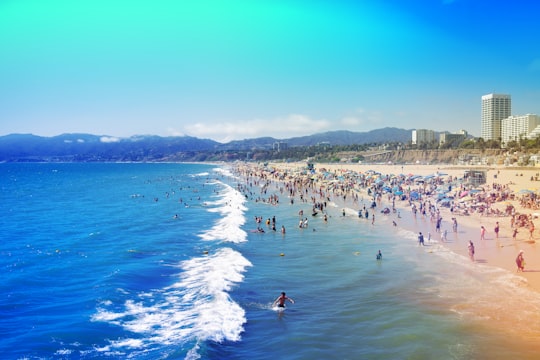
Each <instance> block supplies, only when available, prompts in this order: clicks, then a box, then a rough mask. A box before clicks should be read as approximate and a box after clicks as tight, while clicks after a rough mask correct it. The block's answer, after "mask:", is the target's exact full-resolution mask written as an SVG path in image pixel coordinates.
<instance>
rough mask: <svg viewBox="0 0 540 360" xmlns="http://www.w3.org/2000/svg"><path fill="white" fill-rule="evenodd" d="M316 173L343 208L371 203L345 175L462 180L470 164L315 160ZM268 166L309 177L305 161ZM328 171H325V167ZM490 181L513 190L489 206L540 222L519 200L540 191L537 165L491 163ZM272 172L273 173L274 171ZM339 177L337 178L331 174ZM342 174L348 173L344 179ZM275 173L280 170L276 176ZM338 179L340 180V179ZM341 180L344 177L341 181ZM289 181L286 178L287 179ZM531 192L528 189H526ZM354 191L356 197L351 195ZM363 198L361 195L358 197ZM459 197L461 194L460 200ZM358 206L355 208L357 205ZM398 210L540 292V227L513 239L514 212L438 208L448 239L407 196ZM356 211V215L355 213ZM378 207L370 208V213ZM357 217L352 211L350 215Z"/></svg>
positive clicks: (401, 222) (408, 223) (412, 226)
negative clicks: (520, 262) (520, 260)
mask: <svg viewBox="0 0 540 360" xmlns="http://www.w3.org/2000/svg"><path fill="white" fill-rule="evenodd" d="M246 166H248V167H251V166H253V167H256V165H246ZM314 168H315V173H314V174H316V175H315V176H313V177H311V178H309V179H310V181H311V182H312V184H313V185H312V186H313V190H314V192H315V193H317V189H320V191H322V190H324V191H326V192H327V193H328V192H330V189H332V191H333V194H332V200H331V201H332V202H334V203H335V204H337V206H338V207H344V208H349V209H358V207H359V206H361V205H360V203H359V202H358V200H356V201H352V200H351V198H352V196H354V194H356V196H357V197H358V196H361V197H362V199H363V201H364V203H365V201H368V202H371V200H370V196H371V195H369V194H368V191H367V188H360V189H358V187H356V188H355V187H354V184H347V182H348V181H349V180H347V178H346V174H366V173H369V172H373V171H376V172H378V173H380V174H382V176H383V177H385V176H386V175H388V177H387V178H389V177H390V174H404V173H406V174H414V175H415V176H427V177H429V176H432V175H433V174H437V173H441V174H444V177H451V178H456V179H457V178H460V177H462V176H463V174H464V171H465V170H468V169H470V168H464V167H461V166H460V167H457V166H444V165H441V166H438V165H405V166H401V165H366V164H322V163H321V164H314ZM267 169H272V171H275V172H276V173H277V174H279V175H277V176H282V177H283V176H284V175H287V176H288V179H289V181H298V179H302V181H304V182H306V178H307V177H306V175H305V174H304V172H305V169H306V165H305V163H269V164H268V165H267ZM323 170H324V171H323ZM485 171H486V175H487V176H486V183H485V184H483V185H480V187H482V188H483V189H484V191H483V193H485V192H489V191H494V190H493V189H495V188H500V189H504V191H505V193H508V194H511V195H512V197H511V198H507V199H505V200H504V201H496V202H493V203H492V204H489V206H488V208H490V209H492V210H493V211H494V212H495V211H498V212H497V214H500V213H504V211H505V207H507V206H509V205H511V206H513V207H514V212H515V214H522V215H523V216H527V217H529V218H530V219H531V221H532V222H533V224H535V225H536V223H537V222H538V220H537V218H538V216H539V215H540V210H535V209H534V208H528V207H523V206H522V205H521V204H520V199H521V197H522V194H520V192H522V193H524V194H526V195H527V194H531V193H536V192H537V191H538V190H539V189H540V181H538V180H536V179H537V178H538V173H539V172H540V169H536V168H532V169H531V168H527V169H525V168H507V167H490V168H486V169H485ZM269 173H270V172H269ZM321 173H326V174H330V177H329V178H330V180H329V179H328V178H323V177H321V176H320V174H321ZM332 175H334V176H332ZM342 175H345V178H343V176H342ZM273 176H274V177H275V176H276V174H273ZM337 179H340V180H339V181H338V180H337ZM341 179H342V180H341ZM282 180H285V181H286V179H282ZM342 183H345V184H347V186H349V187H350V188H347V187H345V188H344V187H343V185H341V189H340V190H338V191H337V192H336V188H338V186H337V185H339V184H342ZM334 185H335V186H334ZM525 190H527V191H525ZM351 195H352V196H351ZM357 199H358V198H357ZM391 199H392V197H391V196H388V195H386V196H385V195H383V196H381V200H382V201H381V204H380V205H377V207H376V208H375V209H374V211H375V214H376V215H377V217H378V216H385V215H382V214H381V213H380V210H381V209H382V208H384V207H389V208H392V200H391ZM434 200H435V199H434V197H433V196H427V197H424V199H422V201H419V200H418V201H416V200H415V201H412V203H413V204H415V205H416V206H417V207H418V205H419V203H420V202H424V203H426V201H427V202H428V204H429V203H434ZM468 200H469V202H468V203H466V204H465V205H463V204H462V203H461V202H460V203H459V204H458V205H459V206H460V207H461V206H465V207H467V206H470V209H474V206H475V205H476V203H477V202H476V200H475V198H474V197H473V198H472V199H468ZM458 201H459V199H457V198H456V202H458ZM355 206H356V208H355ZM395 208H396V210H397V211H399V212H400V214H401V217H402V219H398V218H397V212H396V214H393V213H392V212H391V213H390V214H389V215H386V216H391V217H393V218H394V219H393V220H394V221H396V223H397V225H398V226H399V227H402V228H404V229H406V230H410V231H413V232H415V233H418V232H419V231H421V232H422V233H423V234H424V236H425V239H426V244H429V243H428V236H427V234H428V233H431V238H432V239H431V241H432V243H433V242H437V243H438V244H439V245H442V246H444V247H446V248H447V249H449V250H450V251H452V252H454V253H456V254H459V255H462V256H465V257H469V254H468V252H469V251H468V244H469V240H471V241H472V242H473V243H474V246H475V256H474V263H475V264H478V265H479V266H494V267H498V268H503V269H506V270H508V271H509V272H511V273H514V274H516V275H518V276H520V277H521V278H522V279H523V286H526V287H528V288H530V289H532V290H534V291H536V292H539V293H540V252H539V251H538V250H537V246H536V240H537V239H538V236H539V235H538V230H536V229H535V230H534V232H533V238H532V240H531V239H529V230H528V228H527V227H520V228H518V233H517V236H516V239H515V240H514V239H513V237H512V235H513V229H512V228H511V218H512V216H510V215H506V216H500V215H497V214H490V215H489V216H484V214H483V213H482V214H480V213H478V212H472V211H471V212H470V213H469V215H463V214H459V213H457V212H451V210H450V208H447V207H442V206H438V207H437V209H439V210H440V217H441V218H442V221H441V227H440V230H441V233H442V232H444V231H445V230H446V231H447V240H446V241H444V242H443V241H441V234H440V233H437V232H436V231H435V230H436V226H435V223H434V222H433V221H431V219H430V216H429V214H426V216H425V217H424V218H422V216H421V215H420V212H418V213H417V215H416V221H415V218H414V215H413V213H412V209H411V207H410V205H409V201H408V200H398V201H395ZM356 211H357V210H355V214H356ZM372 213H373V211H371V209H370V216H372ZM351 215H352V214H351ZM452 218H456V220H457V223H458V231H457V232H453V231H452V220H451V219H452ZM497 222H499V228H500V232H499V236H498V238H497V237H496V234H495V231H494V229H495V226H496V223H497ZM480 226H484V227H485V228H486V232H485V239H484V240H481V238H480ZM520 250H523V251H524V258H525V260H526V266H525V270H524V271H523V272H517V271H516V270H517V266H516V263H515V258H516V256H517V255H518V253H519V252H520Z"/></svg>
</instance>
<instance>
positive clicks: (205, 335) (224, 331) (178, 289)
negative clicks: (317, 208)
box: [92, 248, 251, 358]
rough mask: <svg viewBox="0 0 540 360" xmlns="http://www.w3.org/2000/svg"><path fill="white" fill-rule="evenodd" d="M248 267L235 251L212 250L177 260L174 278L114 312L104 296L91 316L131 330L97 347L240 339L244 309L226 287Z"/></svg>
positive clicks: (138, 346)
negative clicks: (202, 255) (99, 305)
mask: <svg viewBox="0 0 540 360" xmlns="http://www.w3.org/2000/svg"><path fill="white" fill-rule="evenodd" d="M249 266H251V263H250V262H249V261H248V260H247V259H245V258H244V257H243V256H242V255H241V254H240V253H238V252H237V251H234V250H232V249H230V248H223V249H220V250H218V251H217V252H216V253H215V254H214V255H210V256H205V257H198V258H193V259H190V260H186V261H184V262H182V263H181V264H180V265H179V268H180V269H181V270H182V272H181V273H180V274H179V277H180V280H179V281H178V282H177V283H175V284H173V285H171V286H169V287H166V288H163V289H159V290H155V291H153V292H152V293H151V294H150V295H151V296H147V295H149V294H148V293H143V294H140V296H138V298H137V299H130V300H127V301H126V302H125V303H124V306H123V308H122V309H121V310H120V311H118V310H117V309H113V310H109V308H110V307H112V306H108V305H109V302H108V301H107V302H104V303H102V305H101V307H99V308H98V311H97V313H96V314H95V315H94V316H93V317H92V320H93V321H102V322H107V323H110V324H114V325H118V326H121V327H123V328H124V329H126V330H128V331H130V332H132V333H134V334H136V335H135V336H133V337H132V338H122V339H118V340H111V341H110V344H109V345H108V346H104V347H102V348H100V349H98V351H101V352H108V351H111V350H118V349H138V350H140V351H143V350H145V349H147V348H149V347H151V346H152V345H154V344H159V345H183V344H186V343H187V342H190V341H195V342H196V343H198V342H200V341H206V340H211V341H216V342H221V341H224V340H229V341H238V340H240V334H241V333H242V331H243V324H244V323H245V322H246V318H245V312H244V310H243V309H242V308H241V307H240V306H239V305H238V304H237V303H236V302H234V301H233V300H232V299H231V297H230V296H229V293H228V292H229V291H230V290H231V288H232V287H233V286H234V285H235V284H237V283H239V282H242V281H243V279H244V276H243V272H245V269H246V267H249ZM194 356H195V354H193V353H192V354H191V357H192V358H195V357H194Z"/></svg>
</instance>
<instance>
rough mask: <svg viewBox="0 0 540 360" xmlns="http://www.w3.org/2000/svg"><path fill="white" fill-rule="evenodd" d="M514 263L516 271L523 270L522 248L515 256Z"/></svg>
mask: <svg viewBox="0 0 540 360" xmlns="http://www.w3.org/2000/svg"><path fill="white" fill-rule="evenodd" d="M516 265H517V271H518V272H519V271H521V272H523V271H524V270H525V259H524V258H523V250H520V251H519V254H518V256H517V257H516Z"/></svg>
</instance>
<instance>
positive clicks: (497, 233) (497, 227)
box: [495, 221, 499, 239]
mask: <svg viewBox="0 0 540 360" xmlns="http://www.w3.org/2000/svg"><path fill="white" fill-rule="evenodd" d="M495 237H496V238H497V239H498V238H499V222H498V221H497V222H496V223H495Z"/></svg>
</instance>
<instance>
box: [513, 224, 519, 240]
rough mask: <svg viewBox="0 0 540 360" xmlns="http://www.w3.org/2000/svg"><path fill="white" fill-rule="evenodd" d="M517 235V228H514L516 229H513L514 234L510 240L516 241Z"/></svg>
mask: <svg viewBox="0 0 540 360" xmlns="http://www.w3.org/2000/svg"><path fill="white" fill-rule="evenodd" d="M517 233H518V229H517V227H516V228H514V232H513V233H512V239H513V240H514V241H516V237H517Z"/></svg>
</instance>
